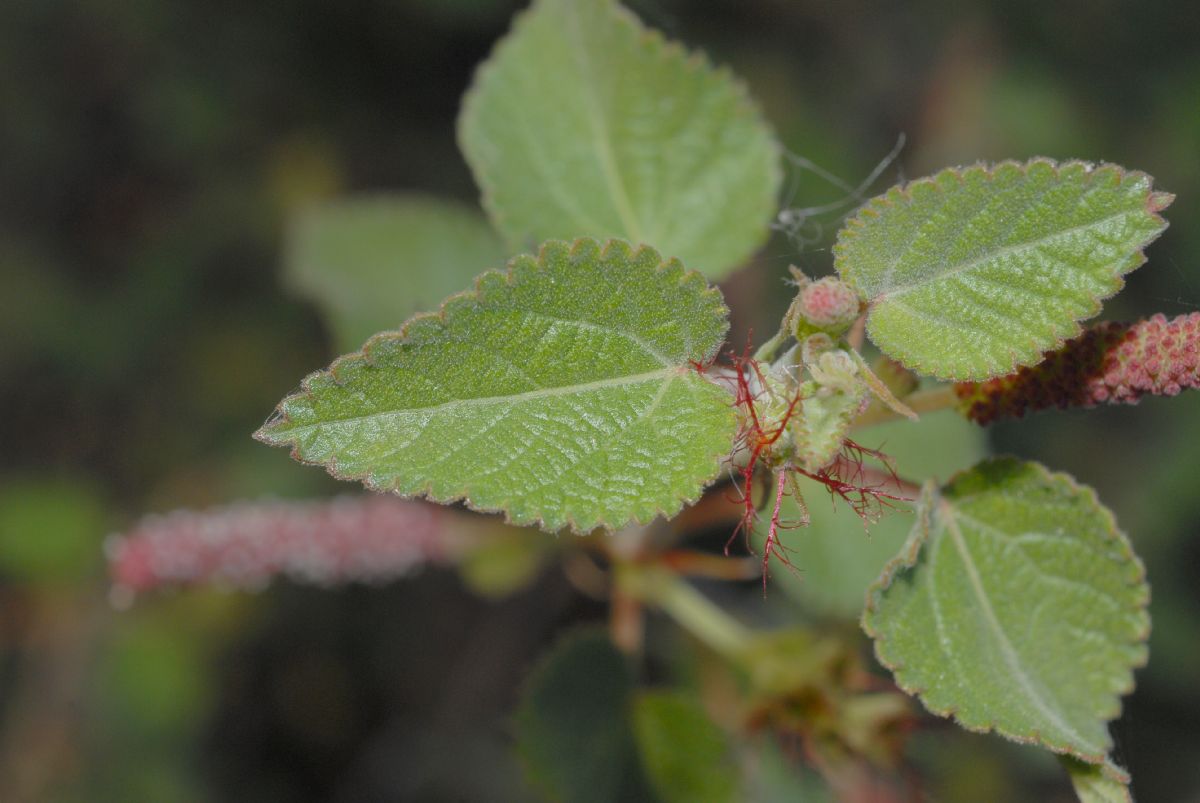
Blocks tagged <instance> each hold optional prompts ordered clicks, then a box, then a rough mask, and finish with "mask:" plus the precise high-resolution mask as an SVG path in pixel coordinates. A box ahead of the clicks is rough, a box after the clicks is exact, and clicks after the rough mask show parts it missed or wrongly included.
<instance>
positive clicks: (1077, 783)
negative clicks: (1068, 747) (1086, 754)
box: [1062, 757, 1133, 803]
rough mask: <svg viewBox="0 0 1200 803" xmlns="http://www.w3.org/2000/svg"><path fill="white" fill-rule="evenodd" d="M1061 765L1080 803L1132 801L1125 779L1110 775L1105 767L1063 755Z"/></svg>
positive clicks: (1121, 802)
mask: <svg viewBox="0 0 1200 803" xmlns="http://www.w3.org/2000/svg"><path fill="white" fill-rule="evenodd" d="M1062 763H1063V766H1064V767H1066V770H1067V775H1069V776H1071V784H1072V785H1073V786H1074V787H1075V794H1076V795H1078V796H1079V801H1080V803H1133V797H1132V796H1131V795H1130V794H1129V786H1128V785H1127V782H1128V781H1127V779H1125V780H1122V779H1118V778H1114V777H1112V773H1111V772H1110V771H1107V770H1106V768H1105V767H1102V766H1097V765H1095V764H1087V763H1084V762H1082V761H1079V760H1077V759H1073V758H1068V757H1063V759H1062Z"/></svg>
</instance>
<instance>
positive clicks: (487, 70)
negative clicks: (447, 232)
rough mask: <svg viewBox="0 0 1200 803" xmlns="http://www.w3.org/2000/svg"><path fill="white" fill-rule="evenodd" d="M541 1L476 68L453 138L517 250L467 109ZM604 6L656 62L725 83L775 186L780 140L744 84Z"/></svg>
mask: <svg viewBox="0 0 1200 803" xmlns="http://www.w3.org/2000/svg"><path fill="white" fill-rule="evenodd" d="M543 2H546V0H535V2H534V3H532V4H531V5H530V6H529V7H528V8H525V9H524V10H522V11H520V12H518V13H517V14H516V15H515V16H514V17H513V22H512V25H511V27H510V28H509V30H508V32H507V33H506V34H505V35H504V36H503V37H502V38H501V39H500V40H499V41H498V42H497V43H496V44H495V46H494V47H493V48H492V51H491V52H490V53H489V54H488V57H487V58H486V59H484V61H483V62H482V63H481V64H480V65H479V66H478V67H477V68H476V70H475V74H474V76H472V78H471V82H470V84H469V86H468V87H467V91H466V92H465V93H464V94H463V97H462V104H461V106H460V108H459V113H458V118H457V120H456V122H455V139H456V141H457V142H458V149H459V152H460V153H462V155H463V158H464V159H465V160H466V162H467V164H468V166H469V167H470V168H471V174H472V175H473V176H474V177H475V181H476V183H477V184H478V185H479V191H480V205H481V206H482V207H483V209H484V211H485V212H486V213H487V216H488V219H489V220H491V222H492V227H493V228H494V229H495V230H496V231H497V232H498V233H499V234H500V236H501V237H502V238H503V239H504V240H505V241H506V242H508V243H509V245H510V246H512V247H518V248H521V247H525V245H524V244H523V243H521V242H517V241H514V240H513V238H511V237H509V235H508V233H507V230H506V226H505V225H504V223H505V221H506V220H507V216H506V215H505V214H504V212H503V211H502V210H501V208H500V204H499V203H498V202H497V200H496V189H495V182H494V181H493V180H491V179H490V178H489V177H488V176H487V175H485V173H486V171H485V169H484V168H483V166H482V165H480V164H476V163H475V160H474V159H473V158H472V157H471V155H470V151H469V149H468V148H467V147H466V139H467V133H466V121H467V119H468V118H469V117H470V116H471V112H470V110H471V109H473V108H474V106H475V104H476V103H477V102H478V101H477V100H476V98H477V97H478V96H479V95H480V93H481V91H482V88H483V87H484V85H485V84H486V83H487V82H488V81H489V80H491V79H490V76H491V75H492V74H493V73H494V72H496V70H497V69H498V68H497V66H496V65H497V63H498V62H499V61H500V59H501V56H502V54H503V53H506V52H507V51H508V50H509V49H511V48H512V47H514V44H513V42H514V41H515V40H517V39H518V37H519V35H520V33H521V32H523V31H524V29H525V28H526V27H527V26H528V25H529V24H530V22H529V19H530V18H532V17H533V16H534V15H535V14H536V13H537V12H538V11H539V10H540V8H541V6H542V4H543ZM605 2H607V3H608V5H610V6H611V9H612V16H613V21H614V23H615V24H616V25H621V26H625V27H626V28H628V29H630V31H631V32H632V33H633V35H634V38H635V41H636V42H637V44H638V46H640V47H643V48H644V49H645V50H646V51H647V52H648V53H650V52H653V53H654V54H655V55H657V56H658V61H659V63H660V64H669V63H675V64H678V65H680V66H681V67H682V68H683V69H684V70H686V71H688V72H690V73H698V72H704V71H708V72H709V73H710V78H711V79H713V80H714V81H719V80H721V79H724V80H726V81H728V82H729V86H730V89H731V91H732V94H733V97H734V99H735V100H736V107H735V110H736V113H737V115H738V116H740V117H741V118H743V119H744V118H750V119H751V120H756V121H757V122H758V123H759V124H760V125H761V126H762V127H763V128H764V130H766V131H767V133H768V136H767V145H768V147H769V148H770V149H771V151H772V159H771V165H770V167H771V172H770V181H771V184H772V186H774V187H776V188H778V187H779V186H780V185H781V184H782V181H783V168H782V166H781V164H780V159H779V157H780V153H781V152H782V146H781V145H780V143H779V140H778V138H777V137H775V136H773V135H772V132H771V129H770V126H769V125H768V123H767V118H766V116H765V115H764V114H763V112H762V109H761V108H759V105H758V103H757V102H755V100H754V97H753V96H752V95H751V94H750V89H749V87H748V86H747V85H746V83H745V82H744V81H742V79H741V78H739V77H738V76H737V74H736V73H734V72H733V70H732V69H731V68H729V67H728V66H726V65H723V64H715V63H714V62H713V61H712V60H711V59H710V58H709V57H708V54H707V53H705V52H704V51H703V50H688V48H687V47H685V46H684V45H683V43H682V42H678V41H676V40H673V39H669V38H667V36H666V35H665V34H664V33H663V32H662V31H659V30H658V29H656V28H652V27H650V26H648V25H646V24H645V23H643V22H642V21H641V19H639V18H638V16H637V15H636V14H634V13H633V12H632V11H630V10H629V9H627V8H625V7H624V6H622V5H621V4H620V3H617V2H613V0H605ZM774 211H775V210H774V208H773V207H768V208H767V209H765V210H764V214H763V223H762V226H761V229H760V231H759V238H758V239H759V241H760V244H759V246H758V247H761V244H762V242H761V241H763V240H765V239H766V235H767V234H768V233H769V231H770V217H771V215H772V214H773V213H774ZM641 245H646V246H652V244H650V243H641ZM751 253H753V252H751ZM669 256H673V255H669ZM749 256H750V254H749V253H748V254H745V255H743V256H742V257H741V259H742V260H743V261H744V260H745V259H747V258H748V257H749ZM731 270H732V268H730V269H727V270H724V271H718V272H714V274H715V275H714V277H713V278H719V277H720V276H724V275H726V274H728V273H729V272H731ZM717 274H719V275H717Z"/></svg>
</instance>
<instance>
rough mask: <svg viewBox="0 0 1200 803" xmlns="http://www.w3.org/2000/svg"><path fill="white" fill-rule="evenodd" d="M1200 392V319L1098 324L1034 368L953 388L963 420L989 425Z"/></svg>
mask: <svg viewBox="0 0 1200 803" xmlns="http://www.w3.org/2000/svg"><path fill="white" fill-rule="evenodd" d="M1187 388H1200V312H1193V313H1191V314H1189V315H1180V316H1178V317H1176V318H1172V319H1170V320H1168V319H1167V318H1166V317H1165V316H1163V315H1155V316H1153V317H1151V318H1148V319H1146V320H1143V321H1139V322H1137V323H1133V324H1128V323H1115V322H1111V321H1110V322H1105V323H1100V324H1096V325H1095V326H1093V327H1091V328H1090V329H1088V330H1086V331H1085V332H1084V333H1083V334H1082V335H1080V336H1079V337H1077V338H1075V339H1074V340H1069V341H1067V343H1066V344H1065V345H1063V347H1062V348H1060V349H1058V350H1056V351H1053V352H1049V353H1047V354H1046V355H1045V359H1044V360H1043V361H1042V362H1041V363H1039V364H1037V365H1034V366H1030V367H1027V368H1022V369H1021V370H1020V371H1018V372H1017V373H1015V374H1011V375H1009V376H1005V377H999V378H996V379H989V380H987V381H986V382H960V383H959V384H958V385H956V386H955V390H956V391H957V393H958V397H959V399H960V400H961V405H962V409H963V412H964V413H965V414H966V416H967V417H968V418H970V419H971V420H972V421H975V422H977V423H980V424H989V423H991V422H992V421H996V420H998V419H1002V418H1020V417H1021V416H1023V415H1024V414H1025V413H1027V412H1032V411H1035V410H1044V409H1047V408H1051V407H1057V408H1060V409H1065V408H1068V407H1095V406H1096V405H1098V404H1106V403H1107V404H1136V403H1137V402H1138V400H1140V399H1141V398H1142V397H1143V396H1146V395H1152V396H1174V395H1176V394H1178V393H1179V392H1180V391H1182V390H1185V389H1187Z"/></svg>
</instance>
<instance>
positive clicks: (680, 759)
mask: <svg viewBox="0 0 1200 803" xmlns="http://www.w3.org/2000/svg"><path fill="white" fill-rule="evenodd" d="M633 730H634V734H635V736H636V737H637V744H638V748H639V749H640V751H641V756H642V764H643V766H644V767H645V769H646V774H647V775H648V776H649V777H650V782H651V783H652V784H653V785H654V790H655V791H656V792H657V793H658V795H659V797H661V798H662V799H663V800H665V801H667V803H692V802H693V801H696V800H704V801H712V803H719V802H720V801H723V800H734V799H736V798H737V788H738V784H739V771H738V767H737V765H736V763H735V762H734V759H733V756H732V754H731V751H730V745H729V741H728V740H727V738H726V736H725V733H724V732H723V731H722V730H721V729H720V728H719V727H717V725H716V724H714V723H713V721H712V720H711V719H709V717H708V714H707V713H706V712H705V711H704V708H703V706H701V705H700V702H699V700H696V699H695V698H694V697H692V696H690V695H687V694H684V693H682V692H644V693H642V694H640V695H638V696H637V697H636V698H635V700H634V704H633Z"/></svg>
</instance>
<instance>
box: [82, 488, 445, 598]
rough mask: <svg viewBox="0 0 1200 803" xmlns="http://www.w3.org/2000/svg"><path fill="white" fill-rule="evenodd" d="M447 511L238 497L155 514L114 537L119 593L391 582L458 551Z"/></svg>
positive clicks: (385, 501) (383, 501) (364, 499)
mask: <svg viewBox="0 0 1200 803" xmlns="http://www.w3.org/2000/svg"><path fill="white" fill-rule="evenodd" d="M446 515H447V513H446V512H445V511H442V510H441V509H439V508H437V507H436V506H434V505H429V504H426V503H423V502H414V501H406V500H403V499H397V498H395V497H390V496H361V497H340V498H337V499H333V500H330V501H325V502H261V503H238V504H233V505H229V506H226V507H219V508H213V509H211V510H206V511H202V512H194V511H187V510H179V511H175V512H173V513H168V514H166V515H159V516H147V517H146V518H144V519H142V520H141V521H140V522H139V523H138V524H137V525H135V526H134V527H133V529H131V530H130V531H129V532H127V533H126V534H124V535H119V536H112V537H111V538H110V539H109V540H108V542H107V543H106V544H105V547H106V551H107V553H108V562H109V571H110V574H111V576H112V580H113V584H114V599H117V598H130V597H132V595H133V594H134V593H135V592H138V591H145V590H148V589H151V588H156V587H159V586H170V585H193V584H207V583H211V584H215V585H219V586H225V587H232V588H239V589H257V588H262V587H263V586H265V585H266V584H267V583H268V582H269V581H270V579H271V578H272V577H274V576H276V575H283V576H285V577H288V578H289V579H291V580H293V581H296V582H299V583H306V584H314V585H319V586H334V585H340V584H344V583H351V582H361V583H381V582H385V581H387V580H392V579H395V578H397V577H400V576H403V575H405V574H407V573H409V572H410V571H412V570H413V569H415V568H416V567H418V566H421V565H423V564H426V563H440V562H443V561H445V560H446V558H447V557H448V556H447V554H446V552H447V549H446V544H445V542H444V536H445V535H446V533H445V531H446V530H447V529H448V528H447V527H446V526H445V523H444V520H445V516H446Z"/></svg>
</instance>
